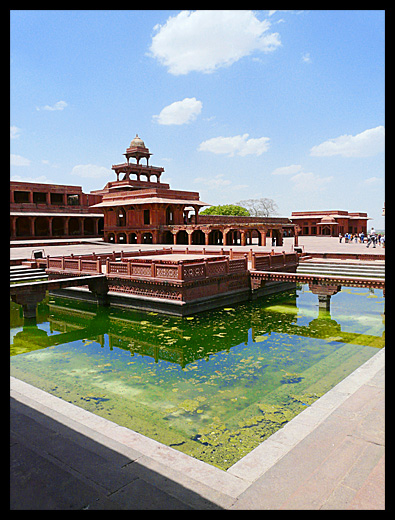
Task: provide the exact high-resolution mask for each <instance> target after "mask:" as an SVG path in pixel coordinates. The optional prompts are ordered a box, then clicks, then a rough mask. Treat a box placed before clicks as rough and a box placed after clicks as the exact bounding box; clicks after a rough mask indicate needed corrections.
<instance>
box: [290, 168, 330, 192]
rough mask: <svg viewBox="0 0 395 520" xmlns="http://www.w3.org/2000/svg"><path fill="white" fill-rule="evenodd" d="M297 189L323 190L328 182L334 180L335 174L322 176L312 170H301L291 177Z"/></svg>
mask: <svg viewBox="0 0 395 520" xmlns="http://www.w3.org/2000/svg"><path fill="white" fill-rule="evenodd" d="M291 181H292V182H293V183H294V188H295V190H296V191H300V192H315V193H317V192H319V191H323V190H324V189H325V187H326V185H327V184H329V183H330V182H332V181H333V176H332V175H331V176H329V177H320V176H319V175H317V174H316V173H312V172H300V173H297V174H296V175H294V176H293V177H291Z"/></svg>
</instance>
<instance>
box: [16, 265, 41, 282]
mask: <svg viewBox="0 0 395 520" xmlns="http://www.w3.org/2000/svg"><path fill="white" fill-rule="evenodd" d="M47 279H48V275H47V273H46V272H45V269H41V268H36V269H34V268H31V267H24V266H20V265H18V266H11V267H10V283H13V282H23V281H29V280H47Z"/></svg>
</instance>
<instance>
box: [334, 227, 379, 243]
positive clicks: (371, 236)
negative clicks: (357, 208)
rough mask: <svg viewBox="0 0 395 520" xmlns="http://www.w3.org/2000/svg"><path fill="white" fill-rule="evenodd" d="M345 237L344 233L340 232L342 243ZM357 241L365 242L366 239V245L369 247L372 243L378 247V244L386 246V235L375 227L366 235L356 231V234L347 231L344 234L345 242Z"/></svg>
mask: <svg viewBox="0 0 395 520" xmlns="http://www.w3.org/2000/svg"><path fill="white" fill-rule="evenodd" d="M342 239H343V235H342V234H341V233H339V242H340V243H341V242H342ZM353 241H354V242H355V243H356V244H357V243H358V242H359V243H360V244H364V243H365V241H366V247H369V246H370V245H371V244H373V247H376V244H378V245H379V246H382V247H385V235H384V234H383V235H382V234H381V233H379V234H377V233H376V231H375V229H374V228H372V229H371V230H370V233H367V234H366V235H365V234H364V233H363V231H362V232H361V233H355V234H354V235H353V234H352V233H345V234H344V242H345V243H348V242H349V243H351V242H353Z"/></svg>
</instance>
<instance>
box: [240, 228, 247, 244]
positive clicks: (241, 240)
mask: <svg viewBox="0 0 395 520" xmlns="http://www.w3.org/2000/svg"><path fill="white" fill-rule="evenodd" d="M240 234H241V239H240V242H241V244H240V245H242V246H245V245H246V231H240Z"/></svg>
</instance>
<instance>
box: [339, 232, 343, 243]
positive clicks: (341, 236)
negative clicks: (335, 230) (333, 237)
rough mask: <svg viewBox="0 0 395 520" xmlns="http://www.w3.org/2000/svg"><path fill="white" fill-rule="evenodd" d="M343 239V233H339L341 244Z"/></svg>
mask: <svg viewBox="0 0 395 520" xmlns="http://www.w3.org/2000/svg"><path fill="white" fill-rule="evenodd" d="M342 238H343V235H342V234H341V233H339V242H340V244H341V243H342Z"/></svg>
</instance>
